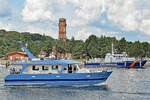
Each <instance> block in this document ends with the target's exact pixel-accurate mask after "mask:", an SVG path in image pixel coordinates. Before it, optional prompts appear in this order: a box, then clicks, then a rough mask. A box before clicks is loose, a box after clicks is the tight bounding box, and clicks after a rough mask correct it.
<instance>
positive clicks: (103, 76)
mask: <svg viewBox="0 0 150 100" xmlns="http://www.w3.org/2000/svg"><path fill="white" fill-rule="evenodd" d="M22 48H23V50H24V51H25V52H26V53H27V55H28V56H29V58H30V59H31V61H30V62H12V65H11V67H10V69H11V70H10V74H9V75H8V76H6V77H5V85H6V86H24V85H25V86H26V85H94V84H99V83H102V82H104V81H106V80H107V78H108V77H109V76H110V74H111V73H112V72H111V71H110V72H107V71H102V72H90V70H88V69H86V68H81V67H80V63H79V62H76V61H72V60H40V59H39V58H35V57H34V56H33V55H32V53H30V52H29V50H28V49H27V48H26V47H24V46H23V45H22Z"/></svg>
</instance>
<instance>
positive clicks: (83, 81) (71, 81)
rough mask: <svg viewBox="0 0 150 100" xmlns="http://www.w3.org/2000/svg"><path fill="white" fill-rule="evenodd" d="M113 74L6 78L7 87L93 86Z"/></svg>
mask: <svg viewBox="0 0 150 100" xmlns="http://www.w3.org/2000/svg"><path fill="white" fill-rule="evenodd" d="M111 73H112V72H97V73H71V74H10V75H8V76H6V77H5V85H6V86H14V85H17V86H19V85H92V84H99V83H102V82H104V81H106V80H107V78H108V77H109V76H110V74H111Z"/></svg>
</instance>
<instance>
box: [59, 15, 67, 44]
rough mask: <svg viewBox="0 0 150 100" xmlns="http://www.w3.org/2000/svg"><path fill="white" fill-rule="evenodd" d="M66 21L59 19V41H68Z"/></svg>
mask: <svg viewBox="0 0 150 100" xmlns="http://www.w3.org/2000/svg"><path fill="white" fill-rule="evenodd" d="M66 26H67V24H66V19H65V18H60V19H59V36H58V39H63V40H64V41H66Z"/></svg>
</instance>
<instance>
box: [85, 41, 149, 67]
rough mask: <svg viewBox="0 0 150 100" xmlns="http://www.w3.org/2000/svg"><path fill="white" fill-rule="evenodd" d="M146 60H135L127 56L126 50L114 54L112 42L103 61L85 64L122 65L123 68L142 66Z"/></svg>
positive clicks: (86, 64)
mask: <svg viewBox="0 0 150 100" xmlns="http://www.w3.org/2000/svg"><path fill="white" fill-rule="evenodd" d="M146 62H147V60H136V59H135V58H131V57H128V55H127V54H126V52H123V53H122V54H115V53H114V48H113V44H112V53H107V54H106V56H105V59H104V61H94V60H93V61H88V62H86V63H85V64H84V65H85V66H102V67H123V68H125V67H126V68H142V67H143V66H144V65H145V63H146Z"/></svg>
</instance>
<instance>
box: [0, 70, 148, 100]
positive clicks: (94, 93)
mask: <svg viewBox="0 0 150 100" xmlns="http://www.w3.org/2000/svg"><path fill="white" fill-rule="evenodd" d="M99 70H100V69H99ZM109 70H110V69H109ZM111 70H113V73H112V75H111V76H110V77H109V79H108V80H107V81H106V83H105V84H103V85H101V86H51V87H46V86H45V87H6V86H4V81H3V80H4V77H5V76H6V75H7V74H8V72H7V69H5V68H0V100H150V68H146V69H121V68H119V69H117V68H113V69H111Z"/></svg>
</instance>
